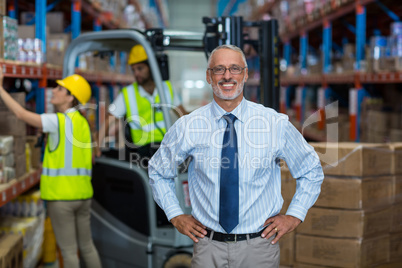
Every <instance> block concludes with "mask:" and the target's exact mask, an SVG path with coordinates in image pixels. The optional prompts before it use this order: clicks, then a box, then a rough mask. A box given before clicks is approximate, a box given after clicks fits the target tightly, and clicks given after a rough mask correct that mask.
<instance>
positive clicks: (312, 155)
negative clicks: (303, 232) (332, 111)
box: [281, 120, 324, 221]
mask: <svg viewBox="0 0 402 268" xmlns="http://www.w3.org/2000/svg"><path fill="white" fill-rule="evenodd" d="M281 136H282V137H283V140H282V158H283V159H284V160H285V161H286V164H287V165H288V167H289V170H290V173H291V174H292V176H293V178H296V180H297V181H296V192H295V194H294V196H293V199H292V201H291V203H290V205H289V208H288V210H287V212H286V215H291V216H294V217H297V218H299V219H300V220H302V221H304V219H305V217H306V215H307V211H308V210H309V209H310V208H311V207H312V206H313V205H314V203H315V201H316V200H317V198H318V196H319V194H320V192H321V184H322V182H323V180H324V173H323V171H322V167H321V164H320V160H319V157H318V155H317V153H316V152H315V151H314V148H313V147H312V146H310V145H309V144H308V143H307V142H306V140H305V139H304V138H303V136H302V135H301V134H300V132H299V131H298V130H297V129H296V128H295V127H294V126H293V125H292V124H291V123H290V122H289V121H288V120H286V121H285V123H284V128H283V135H281Z"/></svg>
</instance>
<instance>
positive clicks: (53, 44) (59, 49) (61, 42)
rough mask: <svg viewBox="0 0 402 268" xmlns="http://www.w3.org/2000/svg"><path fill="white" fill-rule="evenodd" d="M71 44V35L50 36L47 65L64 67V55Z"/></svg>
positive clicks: (47, 48)
mask: <svg viewBox="0 0 402 268" xmlns="http://www.w3.org/2000/svg"><path fill="white" fill-rule="evenodd" d="M70 42H71V34H70V33H59V34H50V35H49V37H48V39H47V47H46V53H47V54H46V59H47V63H50V64H54V65H59V66H63V60H64V54H65V52H66V50H67V47H68V45H69V44H70Z"/></svg>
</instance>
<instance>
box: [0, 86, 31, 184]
mask: <svg viewBox="0 0 402 268" xmlns="http://www.w3.org/2000/svg"><path fill="white" fill-rule="evenodd" d="M10 95H11V96H12V97H13V98H14V99H15V100H16V101H17V102H18V103H19V104H20V105H22V106H23V107H25V93H11V94H10ZM26 132H27V131H26V124H25V122H23V121H22V120H19V119H18V118H17V117H16V116H15V115H14V114H13V113H12V112H11V111H10V110H8V108H7V107H6V106H5V104H4V103H3V101H2V100H1V99H0V136H12V139H13V149H12V151H11V152H10V153H12V154H13V158H14V163H15V166H14V168H15V176H14V177H16V178H19V177H21V176H22V175H24V174H25V173H26V154H25V142H26ZM10 179H11V178H10Z"/></svg>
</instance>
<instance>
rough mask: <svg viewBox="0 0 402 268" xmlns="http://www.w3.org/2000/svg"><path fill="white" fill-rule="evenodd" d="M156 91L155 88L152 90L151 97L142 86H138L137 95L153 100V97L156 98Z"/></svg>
mask: <svg viewBox="0 0 402 268" xmlns="http://www.w3.org/2000/svg"><path fill="white" fill-rule="evenodd" d="M157 91H158V90H157V89H156V88H155V89H154V92H153V93H152V95H151V94H149V93H148V91H146V90H145V89H144V88H143V87H142V86H140V85H138V93H140V95H141V96H142V97H145V98H155V97H156V94H158V92H157Z"/></svg>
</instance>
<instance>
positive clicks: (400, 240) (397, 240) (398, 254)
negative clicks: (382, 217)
mask: <svg viewBox="0 0 402 268" xmlns="http://www.w3.org/2000/svg"><path fill="white" fill-rule="evenodd" d="M389 261H390V262H394V261H402V232H400V233H391V234H390V247H389ZM400 267H402V266H400Z"/></svg>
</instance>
